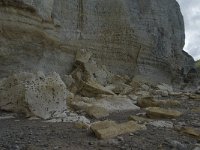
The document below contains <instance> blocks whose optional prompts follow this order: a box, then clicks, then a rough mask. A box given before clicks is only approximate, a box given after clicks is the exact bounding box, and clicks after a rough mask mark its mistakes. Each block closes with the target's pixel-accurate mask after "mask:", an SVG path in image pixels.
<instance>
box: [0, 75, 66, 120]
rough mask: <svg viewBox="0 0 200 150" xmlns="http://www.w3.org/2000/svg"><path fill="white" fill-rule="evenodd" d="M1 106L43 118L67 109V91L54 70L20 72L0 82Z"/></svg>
mask: <svg viewBox="0 0 200 150" xmlns="http://www.w3.org/2000/svg"><path fill="white" fill-rule="evenodd" d="M0 89H1V90H0V109H1V110H6V111H12V112H17V113H24V114H26V115H27V116H34V115H35V116H38V117H40V118H43V119H50V118H53V117H58V116H59V115H60V114H62V113H63V112H64V111H66V110H67V104H66V102H67V97H68V94H69V92H68V91H67V89H66V86H65V84H64V83H63V81H62V80H61V78H60V76H59V75H58V74H57V73H53V74H52V75H49V76H47V77H45V75H44V74H43V73H42V72H38V73H37V74H32V73H19V74H15V75H13V76H10V77H8V78H6V79H4V80H2V81H1V82H0Z"/></svg>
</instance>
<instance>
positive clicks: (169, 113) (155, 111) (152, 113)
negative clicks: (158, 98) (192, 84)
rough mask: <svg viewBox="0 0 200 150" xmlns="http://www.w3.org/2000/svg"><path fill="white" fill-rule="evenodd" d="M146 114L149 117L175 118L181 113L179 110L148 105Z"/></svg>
mask: <svg viewBox="0 0 200 150" xmlns="http://www.w3.org/2000/svg"><path fill="white" fill-rule="evenodd" d="M146 115H147V116H148V117H149V118H169V119H171V118H177V117H180V116H181V115H182V113H181V112H179V111H176V110H171V109H164V108H160V107H149V108H147V109H146Z"/></svg>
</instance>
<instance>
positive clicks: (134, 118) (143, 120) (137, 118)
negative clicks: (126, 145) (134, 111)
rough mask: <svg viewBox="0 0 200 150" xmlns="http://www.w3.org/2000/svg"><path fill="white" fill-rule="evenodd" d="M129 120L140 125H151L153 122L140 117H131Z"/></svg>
mask: <svg viewBox="0 0 200 150" xmlns="http://www.w3.org/2000/svg"><path fill="white" fill-rule="evenodd" d="M128 119H129V120H133V121H137V122H138V123H149V122H151V121H153V120H152V119H149V118H145V117H139V116H129V117H128Z"/></svg>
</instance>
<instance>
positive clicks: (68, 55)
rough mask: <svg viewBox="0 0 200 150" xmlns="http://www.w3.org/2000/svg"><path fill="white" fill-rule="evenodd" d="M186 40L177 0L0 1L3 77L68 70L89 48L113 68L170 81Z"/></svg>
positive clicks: (95, 57)
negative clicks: (79, 53) (77, 57)
mask: <svg viewBox="0 0 200 150" xmlns="http://www.w3.org/2000/svg"><path fill="white" fill-rule="evenodd" d="M184 39H185V35H184V23H183V17H182V15H181V12H180V8H179V5H178V3H177V2H176V1H175V0H0V71H1V74H0V77H5V76H8V75H9V74H12V73H14V72H20V71H31V72H32V71H37V70H41V71H44V72H52V71H56V72H58V73H59V74H61V75H62V74H66V73H69V72H70V71H71V69H72V66H73V62H74V56H75V54H76V52H77V51H79V50H80V49H86V50H87V51H90V52H91V53H92V54H93V55H92V58H93V59H94V60H95V61H97V63H98V64H102V65H105V66H106V67H107V68H108V69H109V70H110V71H112V72H113V73H116V74H126V75H129V76H130V77H132V76H134V75H142V76H147V77H148V78H154V79H156V80H160V81H166V82H168V81H170V78H171V70H172V69H173V68H176V67H177V66H179V67H181V65H182V60H183V58H184V57H183V53H182V49H183V46H184Z"/></svg>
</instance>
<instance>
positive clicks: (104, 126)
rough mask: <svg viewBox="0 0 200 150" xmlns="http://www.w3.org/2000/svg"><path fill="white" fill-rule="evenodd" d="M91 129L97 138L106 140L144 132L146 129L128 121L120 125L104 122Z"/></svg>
mask: <svg viewBox="0 0 200 150" xmlns="http://www.w3.org/2000/svg"><path fill="white" fill-rule="evenodd" d="M91 129H92V130H93V131H94V133H95V135H96V136H97V138H99V139H108V138H114V137H116V136H118V135H122V134H126V133H130V132H136V131H139V130H145V129H146V127H145V126H144V125H139V124H137V123H136V122H134V121H129V122H126V123H121V124H116V123H115V122H112V121H109V122H108V121H106V122H98V123H96V124H95V125H94V126H93V125H91Z"/></svg>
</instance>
